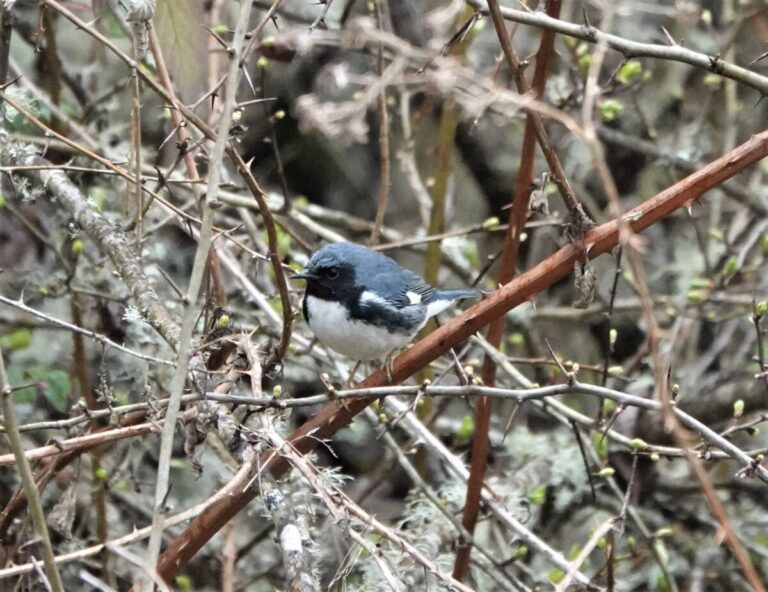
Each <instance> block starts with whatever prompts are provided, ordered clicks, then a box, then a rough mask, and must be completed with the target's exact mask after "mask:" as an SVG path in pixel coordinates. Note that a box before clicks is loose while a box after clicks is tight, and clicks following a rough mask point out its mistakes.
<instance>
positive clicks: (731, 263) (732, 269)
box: [720, 255, 739, 277]
mask: <svg viewBox="0 0 768 592" xmlns="http://www.w3.org/2000/svg"><path fill="white" fill-rule="evenodd" d="M738 268H739V260H738V259H737V258H736V256H735V255H731V256H730V257H728V259H726V261H725V264H724V265H723V270H722V271H721V272H720V273H721V275H722V276H723V277H729V276H732V275H733V274H734V273H736V271H737V270H738Z"/></svg>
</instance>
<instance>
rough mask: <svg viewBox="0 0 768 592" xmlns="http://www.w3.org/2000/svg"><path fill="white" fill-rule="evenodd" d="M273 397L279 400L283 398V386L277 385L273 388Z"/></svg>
mask: <svg viewBox="0 0 768 592" xmlns="http://www.w3.org/2000/svg"><path fill="white" fill-rule="evenodd" d="M272 396H273V397H274V398H275V399H279V398H280V397H282V396H283V387H282V385H279V384H276V385H275V386H273V387H272Z"/></svg>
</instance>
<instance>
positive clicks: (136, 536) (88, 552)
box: [0, 460, 254, 580]
mask: <svg viewBox="0 0 768 592" xmlns="http://www.w3.org/2000/svg"><path fill="white" fill-rule="evenodd" d="M253 467H254V463H253V461H252V460H249V461H246V462H245V463H243V465H242V466H241V467H240V469H238V471H237V473H236V474H235V475H234V476H233V477H232V479H230V480H229V482H227V483H226V485H224V486H223V487H222V488H221V489H219V490H218V491H217V492H216V493H215V494H214V495H213V496H211V497H210V498H209V499H207V500H205V501H204V502H202V503H200V504H198V505H196V506H194V507H192V508H190V509H188V510H185V511H183V512H180V513H179V514H176V515H175V516H171V517H170V518H167V519H166V520H165V522H164V524H163V526H164V528H166V529H167V528H170V527H171V526H176V525H177V524H181V523H182V522H186V521H187V520H190V519H191V518H194V517H195V516H199V515H200V514H201V513H202V512H203V511H204V510H205V509H206V508H208V507H210V506H211V504H214V503H216V502H217V501H219V500H221V499H222V498H223V497H225V496H227V495H231V494H232V493H234V492H235V491H237V490H238V489H240V488H242V487H243V485H244V484H245V483H247V482H248V480H249V479H250V477H251V472H252V470H253ZM151 529H152V527H151V526H147V527H145V528H140V529H138V530H134V531H133V532H131V533H129V534H127V535H124V536H121V537H119V538H117V539H113V540H112V541H111V542H110V543H109V544H110V545H111V546H112V547H113V548H114V547H115V546H118V545H119V546H125V545H131V544H133V543H137V542H139V541H142V540H144V539H145V538H147V537H148V536H149V532H150V530H151ZM104 548H105V545H93V546H91V547H86V548H84V549H78V550H77V551H72V552H70V553H64V554H63V555H59V556H57V557H56V563H57V564H63V563H68V562H70V561H77V560H80V559H85V558H86V557H92V556H93V555H97V554H98V553H101V552H102V551H103V550H104ZM33 569H34V565H33V564H32V563H25V564H22V565H14V566H13V567H7V568H5V569H0V580H3V579H6V578H12V577H15V576H19V575H22V574H25V573H29V572H31V571H32V570H33Z"/></svg>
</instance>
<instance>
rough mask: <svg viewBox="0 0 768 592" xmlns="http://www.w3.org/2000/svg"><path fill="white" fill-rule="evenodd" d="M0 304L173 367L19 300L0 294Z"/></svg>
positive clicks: (149, 360)
mask: <svg viewBox="0 0 768 592" xmlns="http://www.w3.org/2000/svg"><path fill="white" fill-rule="evenodd" d="M0 304H5V305H6V306H10V307H12V308H16V309H18V310H21V311H23V312H25V313H27V314H30V315H32V316H33V317H37V318H38V319H42V320H44V321H47V322H49V323H51V324H52V325H56V326H58V327H62V328H64V329H67V330H69V331H72V332H74V333H79V334H80V335H85V336H86V337H90V338H91V339H93V340H95V341H97V342H98V343H101V344H102V345H105V346H107V347H111V348H113V349H116V350H118V351H121V352H123V353H125V354H128V355H129V356H133V357H134V358H138V359H140V360H144V361H146V362H152V363H154V364H162V365H164V366H175V362H172V361H170V360H163V359H162V358H156V357H154V356H149V355H147V354H143V353H141V352H137V351H134V350H132V349H130V348H127V347H125V346H124V345H120V344H119V343H115V342H114V341H112V340H111V339H109V338H108V337H106V336H104V335H102V334H100V333H96V332H95V331H89V330H88V329H83V328H82V327H78V326H77V325H73V324H71V323H67V322H66V321H62V320H61V319H57V318H56V317H52V316H50V315H48V314H45V313H44V312H43V311H40V310H37V309H35V308H31V307H29V306H27V305H26V304H24V303H23V302H21V301H20V300H11V299H10V298H6V297H5V296H3V295H2V294H0Z"/></svg>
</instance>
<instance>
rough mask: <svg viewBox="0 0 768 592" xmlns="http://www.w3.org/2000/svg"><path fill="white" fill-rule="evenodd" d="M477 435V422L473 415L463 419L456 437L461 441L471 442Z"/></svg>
mask: <svg viewBox="0 0 768 592" xmlns="http://www.w3.org/2000/svg"><path fill="white" fill-rule="evenodd" d="M474 433H475V420H474V418H473V417H472V416H471V415H465V416H464V417H462V418H461V423H460V424H459V427H458V429H457V430H456V437H457V438H459V439H461V440H469V439H470V438H471V437H472V436H473V434H474Z"/></svg>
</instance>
